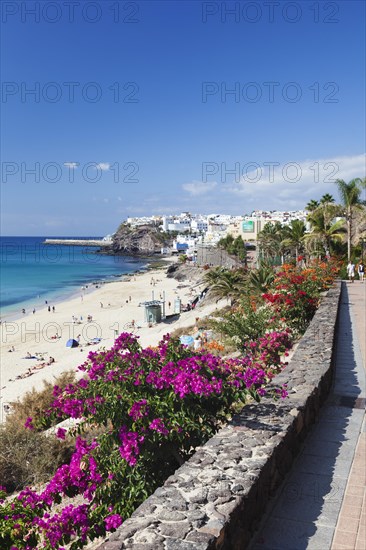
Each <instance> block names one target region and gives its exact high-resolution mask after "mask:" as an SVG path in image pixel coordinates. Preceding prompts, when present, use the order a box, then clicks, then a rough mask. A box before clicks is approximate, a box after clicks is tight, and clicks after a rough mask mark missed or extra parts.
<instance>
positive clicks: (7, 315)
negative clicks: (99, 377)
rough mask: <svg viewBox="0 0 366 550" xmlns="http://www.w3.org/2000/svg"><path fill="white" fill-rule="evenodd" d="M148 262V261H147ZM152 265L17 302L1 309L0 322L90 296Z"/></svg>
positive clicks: (145, 270)
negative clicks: (107, 285)
mask: <svg viewBox="0 0 366 550" xmlns="http://www.w3.org/2000/svg"><path fill="white" fill-rule="evenodd" d="M128 257H129V258H133V257H132V256H128ZM144 260H145V258H141V261H144ZM146 260H147V259H146ZM149 269H150V265H149V263H148V262H146V263H145V264H144V265H142V266H140V267H139V268H138V269H135V270H133V271H126V272H121V273H119V274H115V275H105V276H101V277H99V278H98V279H95V280H94V281H85V282H82V283H79V282H78V284H77V285H76V284H75V285H70V286H69V287H68V286H64V287H60V288H59V289H57V290H54V291H50V293H49V297H47V296H43V297H41V296H37V298H32V299H29V300H26V301H24V302H17V303H16V304H11V305H9V306H5V307H2V308H1V317H0V322H1V323H5V322H10V321H18V320H20V319H22V318H23V316H22V314H21V310H22V309H26V310H28V311H29V310H32V309H33V307H35V306H37V311H43V310H44V309H47V306H48V304H50V305H51V306H52V305H54V306H56V305H57V304H59V303H62V302H64V301H67V300H72V299H73V298H77V297H80V295H81V293H83V294H84V295H86V294H89V293H91V292H94V290H97V289H98V287H100V286H102V285H105V284H109V283H113V282H115V281H119V280H121V279H122V278H123V277H128V276H131V275H132V276H133V275H135V274H139V273H144V272H147V271H149ZM40 300H41V301H42V303H41V304H39V303H38V302H39V301H40Z"/></svg>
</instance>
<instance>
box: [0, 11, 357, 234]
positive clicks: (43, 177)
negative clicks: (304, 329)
mask: <svg viewBox="0 0 366 550" xmlns="http://www.w3.org/2000/svg"><path fill="white" fill-rule="evenodd" d="M36 4H38V6H39V11H38V12H37V11H36V12H34V9H37V7H36ZM57 6H58V9H56V8H55V2H48V1H44V2H38V3H37V2H33V1H30V0H29V1H27V2H24V1H20V2H16V1H3V2H2V4H1V8H2V44H1V45H2V48H1V49H2V57H1V67H2V81H3V83H2V97H1V111H2V128H1V138H2V139H1V158H2V181H1V199H2V200H1V213H2V226H1V229H2V234H5V235H50V236H52V235H103V234H107V233H111V232H113V231H114V230H115V229H116V227H117V226H118V225H119V223H120V222H121V221H122V220H123V219H126V218H127V217H128V216H141V215H151V214H164V213H168V212H172V213H179V212H181V211H186V210H190V211H191V212H194V213H197V212H202V213H212V212H223V213H231V214H243V213H250V212H251V211H252V210H253V209H259V208H262V209H280V210H287V209H296V208H303V207H304V205H305V204H306V202H307V201H308V200H309V199H311V198H319V197H320V196H321V195H322V194H323V193H325V192H332V193H333V194H335V195H336V192H335V186H334V183H333V180H334V179H335V178H343V179H345V180H349V179H352V178H353V177H356V176H360V177H364V175H365V150H366V149H365V133H364V119H365V102H364V97H365V79H364V66H365V59H364V52H365V27H364V20H365V4H364V2H360V1H346V2H344V1H340V2H322V1H320V2H313V1H296V2H263V1H261V2H246V1H244V2H229V1H227V2H199V1H181V2H178V1H162V2H154V1H148V2H145V1H142V2H118V1H109V0H103V1H99V2H98V1H96V2H89V1H80V2H73V1H72V0H71V1H70V2H69V3H65V2H62V1H60V2H57ZM117 9H118V10H119V11H118V12H117ZM32 10H33V12H34V13H31V11H32ZM230 10H234V11H235V10H236V11H235V13H231V14H230V13H229V11H230ZM32 89H33V90H35V93H30V90H32ZM230 91H231V93H230ZM32 170H33V172H32Z"/></svg>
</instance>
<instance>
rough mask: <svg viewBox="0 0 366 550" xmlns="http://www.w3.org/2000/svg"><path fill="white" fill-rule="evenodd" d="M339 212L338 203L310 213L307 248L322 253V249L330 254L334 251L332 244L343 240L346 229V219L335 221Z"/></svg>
mask: <svg viewBox="0 0 366 550" xmlns="http://www.w3.org/2000/svg"><path fill="white" fill-rule="evenodd" d="M337 213H338V207H337V206H336V205H330V206H328V207H326V206H323V207H319V208H317V209H316V210H314V212H312V213H311V214H309V215H308V218H307V219H308V221H309V222H310V225H311V232H310V233H308V234H307V235H305V239H304V240H305V242H306V245H307V249H308V250H310V251H312V252H316V253H317V254H321V250H322V249H323V251H324V252H325V254H326V255H327V256H328V255H329V254H330V253H331V252H332V246H333V245H335V244H336V243H337V242H342V241H343V239H344V234H345V233H346V229H345V228H344V221H343V220H338V221H336V222H333V220H334V218H335V216H336V215H337Z"/></svg>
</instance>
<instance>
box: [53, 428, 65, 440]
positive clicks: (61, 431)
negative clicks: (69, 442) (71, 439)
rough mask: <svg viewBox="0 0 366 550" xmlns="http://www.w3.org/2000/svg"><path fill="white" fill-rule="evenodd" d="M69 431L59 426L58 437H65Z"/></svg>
mask: <svg viewBox="0 0 366 550" xmlns="http://www.w3.org/2000/svg"><path fill="white" fill-rule="evenodd" d="M66 433H67V431H66V430H65V429H64V428H58V430H57V431H56V437H58V438H59V439H65V437H66Z"/></svg>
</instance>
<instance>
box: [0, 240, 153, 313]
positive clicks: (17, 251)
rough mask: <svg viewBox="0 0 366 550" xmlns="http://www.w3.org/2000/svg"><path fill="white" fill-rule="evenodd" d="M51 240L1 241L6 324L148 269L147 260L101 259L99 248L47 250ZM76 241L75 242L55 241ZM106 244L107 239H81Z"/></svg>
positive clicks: (0, 295)
mask: <svg viewBox="0 0 366 550" xmlns="http://www.w3.org/2000/svg"><path fill="white" fill-rule="evenodd" d="M45 238H46V237H0V308H1V319H2V320H4V319H5V320H6V319H8V318H14V317H18V316H20V315H21V311H22V309H23V308H24V309H25V310H26V312H27V313H28V312H29V311H30V310H32V309H33V308H35V309H39V308H41V307H45V302H46V301H47V303H48V304H49V305H53V304H55V303H57V302H60V301H62V300H64V299H67V298H69V297H71V296H73V295H76V294H77V293H80V291H81V287H86V286H87V287H88V290H90V289H92V288H94V287H95V285H96V284H98V283H101V282H106V281H113V280H115V279H116V277H119V276H121V275H126V274H128V273H133V272H136V271H140V270H142V269H144V268H146V264H147V262H146V260H145V261H144V260H142V259H137V258H133V257H128V256H107V255H100V254H96V250H97V248H96V247H91V246H64V245H44V244H43V241H44V240H45ZM52 238H55V239H63V238H65V239H71V238H72V237H52ZM75 238H77V239H100V238H101V237H94V236H89V237H75Z"/></svg>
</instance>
